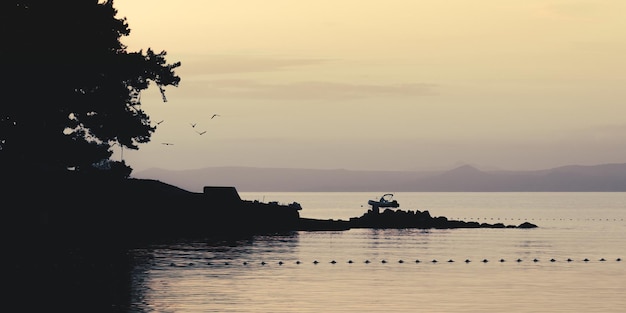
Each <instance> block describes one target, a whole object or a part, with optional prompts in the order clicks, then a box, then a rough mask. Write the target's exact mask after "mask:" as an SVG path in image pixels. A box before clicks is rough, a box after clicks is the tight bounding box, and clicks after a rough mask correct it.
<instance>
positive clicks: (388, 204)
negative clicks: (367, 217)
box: [367, 193, 400, 208]
mask: <svg viewBox="0 0 626 313" xmlns="http://www.w3.org/2000/svg"><path fill="white" fill-rule="evenodd" d="M367 204H369V205H371V206H372V207H374V208H397V207H399V206H400V203H398V201H396V200H393V194H392V193H386V194H384V195H383V196H382V197H380V199H379V200H378V201H376V200H369V201H367Z"/></svg>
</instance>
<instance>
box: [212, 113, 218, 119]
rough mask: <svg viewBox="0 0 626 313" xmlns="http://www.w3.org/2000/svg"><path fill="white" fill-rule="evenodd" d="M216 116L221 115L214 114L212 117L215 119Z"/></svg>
mask: <svg viewBox="0 0 626 313" xmlns="http://www.w3.org/2000/svg"><path fill="white" fill-rule="evenodd" d="M216 116H220V115H219V114H213V116H211V119H213V118H214V117H216Z"/></svg>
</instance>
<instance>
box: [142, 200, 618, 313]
mask: <svg viewBox="0 0 626 313" xmlns="http://www.w3.org/2000/svg"><path fill="white" fill-rule="evenodd" d="M381 195H382V193H380V194H376V193H263V194H259V193H241V196H242V198H244V199H246V200H261V201H266V202H267V201H279V202H284V203H290V202H293V201H297V202H299V203H300V204H301V205H302V207H303V210H302V211H301V216H302V217H313V218H332V219H348V218H350V217H356V216H360V215H361V214H363V213H364V212H365V211H366V210H367V209H368V206H367V200H369V199H376V198H378V197H380V196H381ZM394 199H396V200H398V202H400V208H402V209H404V210H420V211H424V210H428V211H429V212H430V213H431V215H432V216H446V217H448V218H454V219H463V220H466V221H470V220H474V221H480V222H483V221H485V222H489V223H495V222H501V223H504V224H515V225H518V224H520V223H522V222H524V221H530V222H532V223H534V224H537V225H538V226H539V228H536V229H455V230H416V229H402V230H373V229H354V230H349V231H341V232H330V231H329V232H294V233H290V234H282V235H275V236H256V237H253V238H247V239H243V240H236V241H221V242H220V241H206V242H194V243H179V244H170V245H163V246H153V247H149V248H146V249H138V250H135V251H133V252H132V253H133V256H134V258H135V264H136V265H135V267H134V269H133V273H132V295H131V299H132V300H131V301H132V308H133V310H132V311H136V312H624V310H625V308H626V297H624V291H625V290H626V260H622V261H619V260H618V259H624V258H626V193H396V194H395V197H394ZM568 259H571V261H568ZM585 259H588V261H585ZM466 260H467V261H469V262H466ZM433 261H436V262H433Z"/></svg>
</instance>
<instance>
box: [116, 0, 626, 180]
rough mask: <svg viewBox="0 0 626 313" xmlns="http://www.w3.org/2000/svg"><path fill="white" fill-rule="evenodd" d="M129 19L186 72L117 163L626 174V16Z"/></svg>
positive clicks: (295, 12) (585, 10)
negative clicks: (145, 134) (613, 168)
mask: <svg viewBox="0 0 626 313" xmlns="http://www.w3.org/2000/svg"><path fill="white" fill-rule="evenodd" d="M114 6H115V7H116V8H117V9H118V17H126V18H127V19H128V23H129V26H130V28H131V34H130V36H128V37H125V38H123V42H124V43H125V44H126V45H128V50H129V51H137V50H140V49H144V50H145V49H147V48H152V49H153V50H156V51H161V50H165V51H167V52H168V56H167V59H168V61H169V62H170V63H173V62H176V61H180V62H181V63H182V66H181V67H180V68H178V69H177V70H176V73H177V74H178V75H179V76H180V77H181V83H180V86H179V87H178V88H174V87H168V88H167V89H166V95H167V100H168V101H167V102H165V103H164V102H163V101H161V96H160V94H159V92H158V88H156V86H152V87H151V88H150V89H148V90H147V91H145V92H144V93H143V94H142V98H141V99H142V103H143V106H142V107H143V109H144V110H145V111H146V112H147V113H148V115H150V116H151V118H152V121H153V122H154V123H156V122H159V121H161V120H163V123H161V124H159V125H158V128H157V131H156V133H155V134H154V135H153V137H152V141H151V142H150V143H148V144H142V145H140V149H139V150H138V151H131V150H128V149H125V150H124V151H123V154H120V152H121V151H120V150H119V147H115V149H116V150H115V154H114V156H113V158H114V159H117V160H119V159H120V158H122V157H123V159H124V160H125V161H126V162H127V163H128V164H129V165H130V166H132V167H133V168H134V169H135V171H141V170H143V169H147V168H150V167H160V168H165V169H196V168H203V167H210V166H254V167H286V168H320V169H337V168H343V169H352V170H362V169H367V170H429V169H445V168H451V167H453V166H454V165H455V164H460V163H469V164H475V165H478V166H479V167H482V168H486V169H493V168H498V169H508V170H531V169H544V168H550V167H555V166H560V165H569V164H581V165H595V164H602V163H624V162H626V18H624V17H625V12H626V1H623V0H552V1H549V0H525V1H507V0H476V1H467V0H447V1H441V0H422V1H414V0H387V1H378V0H332V1H329V0H316V1H309V0H301V1H293V0H264V1H261V0H239V1H232V0H230V1H226V0H185V1H171V0H169V1H167V0H158V1H157V0H150V1H148V0H115V2H114ZM213 114H219V116H217V117H215V118H213V119H211V117H212V116H213ZM192 123H196V126H195V127H192V126H191V124H192ZM202 131H206V133H204V134H203V135H200V134H199V133H198V132H202ZM164 143H171V145H165V144H164Z"/></svg>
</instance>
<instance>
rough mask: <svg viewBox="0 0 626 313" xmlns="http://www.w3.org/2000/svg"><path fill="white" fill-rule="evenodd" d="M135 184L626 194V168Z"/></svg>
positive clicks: (250, 172)
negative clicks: (622, 192) (603, 192)
mask: <svg viewBox="0 0 626 313" xmlns="http://www.w3.org/2000/svg"><path fill="white" fill-rule="evenodd" d="M132 177H134V178H143V179H156V180H159V181H162V182H166V183H168V184H171V185H174V186H178V187H180V188H183V189H185V190H189V191H193V192H202V188H203V187H204V186H234V187H237V190H238V191H240V192H251V191H265V192H272V191H300V192H316V191H317V192H321V191H338V192H355V191H393V192H410V191H422V192H428V191H431V192H439V191H440V192H500V191H502V192H504V191H519V192H522V191H571V192H576V191H579V192H585V191H626V163H623V164H621V163H620V164H601V165H591V166H581V165H568V166H562V167H556V168H551V169H545V170H537V171H503V170H492V171H486V170H484V171H481V170H479V169H477V168H475V167H473V166H471V165H462V166H459V167H457V168H454V169H452V170H448V171H352V170H342V169H336V170H316V169H288V168H255V167H207V168H202V169H195V170H178V171H176V170H165V169H159V168H151V169H148V170H144V171H140V172H137V173H133V175H132Z"/></svg>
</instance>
